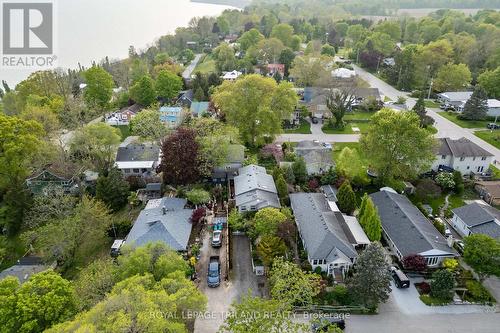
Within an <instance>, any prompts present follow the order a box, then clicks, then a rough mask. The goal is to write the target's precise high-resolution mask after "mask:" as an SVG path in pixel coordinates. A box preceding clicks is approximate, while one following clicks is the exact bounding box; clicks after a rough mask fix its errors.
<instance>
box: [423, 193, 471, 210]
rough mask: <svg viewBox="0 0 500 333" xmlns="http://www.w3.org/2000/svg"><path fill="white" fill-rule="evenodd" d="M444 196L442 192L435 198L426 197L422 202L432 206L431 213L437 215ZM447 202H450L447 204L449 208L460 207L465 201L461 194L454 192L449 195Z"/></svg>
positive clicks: (442, 204)
mask: <svg viewBox="0 0 500 333" xmlns="http://www.w3.org/2000/svg"><path fill="white" fill-rule="evenodd" d="M445 197H446V194H445V193H443V194H442V195H440V196H439V197H437V198H433V199H427V200H424V201H423V202H422V203H423V204H427V205H429V206H431V207H432V214H434V215H439V209H440V208H441V207H442V206H444V200H445ZM449 202H450V205H449V206H448V209H450V210H451V209H455V208H458V207H462V206H464V205H465V202H464V200H463V198H462V196H459V195H456V194H452V195H450V198H449Z"/></svg>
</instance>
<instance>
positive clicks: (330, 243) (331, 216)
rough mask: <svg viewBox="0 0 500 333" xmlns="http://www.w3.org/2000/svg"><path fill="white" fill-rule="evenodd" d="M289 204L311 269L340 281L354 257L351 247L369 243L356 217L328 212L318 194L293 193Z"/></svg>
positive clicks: (354, 260) (337, 212)
mask: <svg viewBox="0 0 500 333" xmlns="http://www.w3.org/2000/svg"><path fill="white" fill-rule="evenodd" d="M290 201H291V206H292V210H293V215H294V216H295V222H296V224H297V228H298V231H299V234H300V238H301V240H302V244H303V245H304V248H305V250H306V252H307V257H308V261H309V262H310V264H311V266H312V268H313V269H315V268H317V267H320V268H321V271H323V272H326V273H327V274H328V275H333V276H334V277H335V278H336V279H337V280H342V279H343V278H344V277H345V274H346V273H347V271H348V270H349V269H350V268H351V266H352V265H353V264H354V263H355V262H356V258H357V257H358V254H357V252H356V250H355V247H356V246H358V245H366V244H369V243H370V241H369V240H368V238H367V237H366V234H365V233H364V232H363V229H362V228H361V226H360V225H359V223H358V222H357V220H356V218H355V217H352V216H345V215H343V214H342V213H341V212H339V211H336V210H332V208H331V206H330V205H329V202H328V200H327V198H326V197H325V195H324V194H322V193H293V194H291V195H290Z"/></svg>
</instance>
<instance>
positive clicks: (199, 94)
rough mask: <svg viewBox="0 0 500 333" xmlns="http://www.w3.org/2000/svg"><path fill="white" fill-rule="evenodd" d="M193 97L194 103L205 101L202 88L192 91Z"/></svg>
mask: <svg viewBox="0 0 500 333" xmlns="http://www.w3.org/2000/svg"><path fill="white" fill-rule="evenodd" d="M193 97H194V100H195V101H198V102H201V101H204V100H205V92H204V91H203V88H202V87H198V88H196V90H195V91H194V96H193Z"/></svg>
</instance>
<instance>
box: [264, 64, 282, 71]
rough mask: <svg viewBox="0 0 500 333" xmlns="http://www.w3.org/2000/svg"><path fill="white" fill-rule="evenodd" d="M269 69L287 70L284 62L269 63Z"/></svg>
mask: <svg viewBox="0 0 500 333" xmlns="http://www.w3.org/2000/svg"><path fill="white" fill-rule="evenodd" d="M267 69H268V70H274V69H275V70H278V71H281V72H283V71H285V65H284V64H268V65H267Z"/></svg>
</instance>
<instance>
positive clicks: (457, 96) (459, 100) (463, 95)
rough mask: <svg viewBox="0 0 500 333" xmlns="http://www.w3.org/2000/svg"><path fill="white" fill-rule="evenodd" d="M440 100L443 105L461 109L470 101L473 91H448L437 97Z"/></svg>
mask: <svg viewBox="0 0 500 333" xmlns="http://www.w3.org/2000/svg"><path fill="white" fill-rule="evenodd" d="M437 96H438V100H439V101H440V102H441V103H443V104H449V105H453V106H454V107H457V108H458V107H459V106H461V105H462V104H464V103H465V102H467V101H468V100H469V98H470V97H471V96H472V91H446V92H442V93H440V94H438V95H437Z"/></svg>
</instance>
